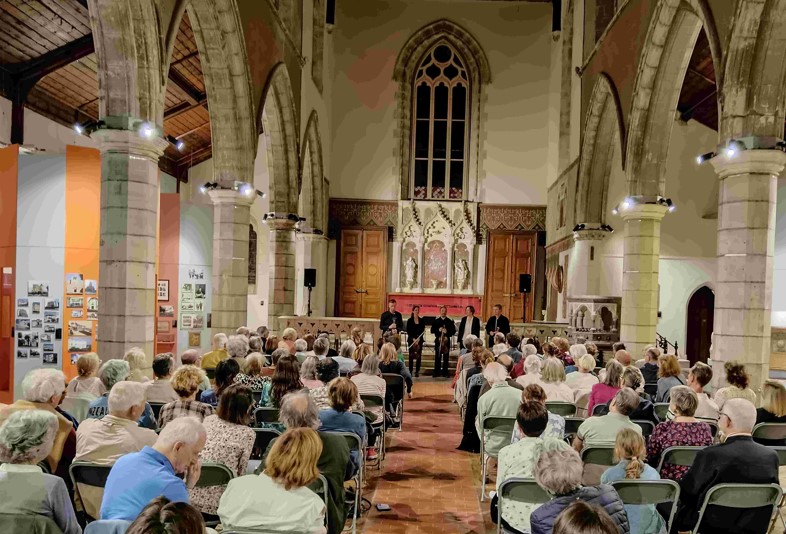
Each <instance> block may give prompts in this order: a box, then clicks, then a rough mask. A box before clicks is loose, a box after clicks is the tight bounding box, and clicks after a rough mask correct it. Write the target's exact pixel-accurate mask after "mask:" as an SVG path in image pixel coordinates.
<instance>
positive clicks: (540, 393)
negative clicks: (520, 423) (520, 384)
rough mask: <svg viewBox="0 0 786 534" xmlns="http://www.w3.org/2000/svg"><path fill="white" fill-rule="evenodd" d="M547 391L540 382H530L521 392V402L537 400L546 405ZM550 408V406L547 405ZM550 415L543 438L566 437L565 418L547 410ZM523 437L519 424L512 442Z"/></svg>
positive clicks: (514, 429)
mask: <svg viewBox="0 0 786 534" xmlns="http://www.w3.org/2000/svg"><path fill="white" fill-rule="evenodd" d="M547 398H548V397H547V396H546V392H545V391H544V390H543V388H542V387H540V386H539V385H538V384H530V385H529V386H527V387H526V388H524V391H522V392H521V402H525V401H529V402H537V403H540V404H542V405H543V406H544V407H546V400H547ZM546 409H547V410H548V407H546ZM547 413H548V416H549V420H548V423H547V424H546V430H544V431H543V435H542V436H541V437H543V438H555V439H559V440H561V439H563V438H564V437H565V418H564V417H562V416H561V415H557V414H555V413H551V412H547ZM520 439H521V431H520V430H519V428H518V427H517V426H514V427H513V438H512V439H511V440H510V442H511V443H516V442H517V441H518V440H520Z"/></svg>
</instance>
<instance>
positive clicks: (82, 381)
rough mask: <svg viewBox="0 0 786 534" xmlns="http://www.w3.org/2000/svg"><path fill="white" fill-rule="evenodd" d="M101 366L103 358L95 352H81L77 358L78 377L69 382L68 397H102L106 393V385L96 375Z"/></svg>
mask: <svg viewBox="0 0 786 534" xmlns="http://www.w3.org/2000/svg"><path fill="white" fill-rule="evenodd" d="M100 366H101V359H100V358H99V357H98V354H96V353H95V352H88V353H85V354H80V355H79V357H78V358H77V359H76V372H77V377H76V378H74V379H73V380H71V382H69V383H68V387H67V388H66V397H100V396H101V395H103V394H104V393H106V387H104V384H102V383H101V379H100V378H98V377H97V376H96V373H97V372H98V368H99V367H100Z"/></svg>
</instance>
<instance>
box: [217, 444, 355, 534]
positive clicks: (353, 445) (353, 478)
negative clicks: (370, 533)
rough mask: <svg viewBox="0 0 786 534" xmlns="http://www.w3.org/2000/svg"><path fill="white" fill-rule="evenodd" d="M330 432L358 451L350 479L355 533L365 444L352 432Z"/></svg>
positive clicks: (353, 533) (350, 448)
mask: <svg viewBox="0 0 786 534" xmlns="http://www.w3.org/2000/svg"><path fill="white" fill-rule="evenodd" d="M330 434H336V435H338V436H344V439H345V440H346V441H347V444H348V445H349V450H350V451H352V450H353V449H357V450H358V452H359V454H358V456H359V462H360V465H359V466H358V472H357V473H356V474H355V476H353V477H352V480H354V481H355V486H356V487H355V507H354V511H353V513H352V534H356V532H357V522H358V514H359V510H360V503H362V502H363V499H362V492H363V484H364V481H365V477H364V476H363V473H364V471H365V468H366V457H365V455H364V454H363V452H364V450H365V446H366V444H365V443H364V440H361V439H360V436H358V435H357V434H355V433H353V432H330ZM225 532H226V531H225Z"/></svg>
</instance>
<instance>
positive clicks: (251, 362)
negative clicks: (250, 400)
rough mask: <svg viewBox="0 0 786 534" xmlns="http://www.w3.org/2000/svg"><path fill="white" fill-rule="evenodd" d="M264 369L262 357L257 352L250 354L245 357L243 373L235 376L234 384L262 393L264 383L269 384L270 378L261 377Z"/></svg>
mask: <svg viewBox="0 0 786 534" xmlns="http://www.w3.org/2000/svg"><path fill="white" fill-rule="evenodd" d="M264 367H265V360H264V357H263V356H262V355H261V354H260V353H258V352H252V353H251V354H249V355H248V356H246V366H245V367H244V368H243V372H242V373H240V374H238V375H237V376H235V383H236V384H243V385H244V386H248V387H249V388H251V390H252V391H262V388H264V387H265V383H267V382H270V377H268V376H262V369H263V368H264Z"/></svg>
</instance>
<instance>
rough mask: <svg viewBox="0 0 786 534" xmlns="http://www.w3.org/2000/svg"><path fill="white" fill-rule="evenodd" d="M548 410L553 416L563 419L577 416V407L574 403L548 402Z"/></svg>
mask: <svg viewBox="0 0 786 534" xmlns="http://www.w3.org/2000/svg"><path fill="white" fill-rule="evenodd" d="M546 409H547V410H548V411H550V412H551V413H553V414H556V415H561V416H562V417H572V416H574V415H576V405H575V404H573V403H572V402H557V401H554V402H549V401H547V402H546Z"/></svg>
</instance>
